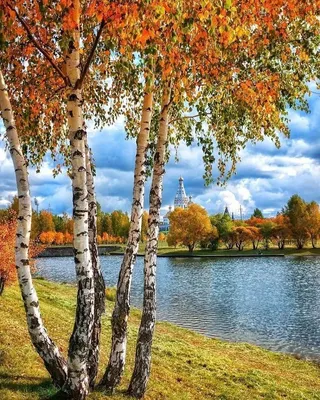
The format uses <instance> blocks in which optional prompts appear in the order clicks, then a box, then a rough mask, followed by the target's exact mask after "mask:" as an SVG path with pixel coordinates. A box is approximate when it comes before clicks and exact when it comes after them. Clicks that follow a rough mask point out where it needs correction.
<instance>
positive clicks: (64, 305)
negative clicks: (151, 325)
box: [0, 279, 320, 400]
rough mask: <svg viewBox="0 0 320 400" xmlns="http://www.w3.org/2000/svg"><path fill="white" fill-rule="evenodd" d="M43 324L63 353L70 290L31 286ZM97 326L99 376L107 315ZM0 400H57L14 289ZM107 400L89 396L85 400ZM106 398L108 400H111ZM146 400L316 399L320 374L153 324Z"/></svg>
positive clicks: (4, 309)
mask: <svg viewBox="0 0 320 400" xmlns="http://www.w3.org/2000/svg"><path fill="white" fill-rule="evenodd" d="M35 284H36V287H37V290H38V294H39V297H40V301H41V303H40V304H41V310H42V314H43V318H44V321H45V324H46V326H47V328H48V331H49V333H50V335H51V336H52V338H53V339H54V340H55V341H56V343H57V344H58V345H59V347H60V348H61V350H62V352H63V353H64V354H66V352H67V343H68V338H69V335H70V333H71V331H72V326H73V317H74V309H75V288H74V287H72V286H70V285H65V284H55V283H51V282H47V281H45V280H38V279H37V280H35ZM107 306H108V307H107V315H106V316H105V317H104V320H103V335H102V350H101V366H100V374H102V373H103V370H104V367H105V365H106V362H107V357H108V354H109V340H110V313H111V310H112V309H111V307H112V303H110V302H108V304H107ZM139 316H140V314H139V311H137V310H132V313H131V317H130V332H129V344H128V363H127V369H126V373H125V376H124V379H123V383H122V385H121V386H120V388H119V390H118V391H117V392H116V394H115V395H114V396H112V398H113V399H115V400H120V399H124V398H125V394H124V393H125V389H126V388H127V386H128V381H129V378H130V374H131V372H132V367H133V356H134V346H135V340H136V333H137V328H138V325H139ZM0 318H1V324H0V399H1V400H38V399H44V398H46V397H48V396H50V395H52V394H54V393H55V389H54V388H53V386H52V385H51V383H50V380H49V377H48V374H47V372H46V370H45V369H44V367H43V365H42V362H41V360H40V359H39V357H38V356H37V355H36V353H35V351H34V350H33V348H32V346H31V344H30V341H29V338H28V334H27V330H26V327H25V315H24V309H23V305H22V301H21V299H20V294H19V290H18V286H17V285H13V286H12V287H9V288H7V289H6V290H5V292H4V294H3V296H2V297H1V298H0ZM105 398H108V396H106V395H105V394H104V393H99V392H96V393H92V394H91V395H90V396H89V399H96V400H97V399H105ZM110 398H111V397H110ZM145 398H146V399H148V400H151V399H152V400H164V399H172V400H202V399H219V400H242V399H243V400H255V399H269V400H277V399H290V400H303V399H320V369H319V367H318V366H317V365H316V364H314V363H311V362H306V361H301V360H297V359H296V358H294V357H291V356H288V355H283V354H277V353H273V352H270V351H267V350H264V349H261V348H259V347H255V346H251V345H248V344H233V343H229V342H223V341H220V340H215V339H209V338H206V337H204V336H201V335H199V334H196V333H193V332H191V331H189V330H186V329H182V328H179V327H176V326H174V325H171V324H169V323H158V324H157V328H156V337H155V341H154V346H153V366H152V374H151V380H150V385H149V387H148V391H147V394H146V397H145Z"/></svg>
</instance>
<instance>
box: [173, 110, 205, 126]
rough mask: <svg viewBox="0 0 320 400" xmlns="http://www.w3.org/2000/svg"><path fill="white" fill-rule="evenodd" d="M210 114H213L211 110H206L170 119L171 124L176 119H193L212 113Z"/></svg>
mask: <svg viewBox="0 0 320 400" xmlns="http://www.w3.org/2000/svg"><path fill="white" fill-rule="evenodd" d="M210 114H211V113H210V112H205V113H201V114H196V115H184V116H183V117H178V118H174V119H172V120H171V121H169V124H171V123H172V122H175V121H179V120H180V119H192V118H197V117H200V116H202V115H203V116H205V115H210Z"/></svg>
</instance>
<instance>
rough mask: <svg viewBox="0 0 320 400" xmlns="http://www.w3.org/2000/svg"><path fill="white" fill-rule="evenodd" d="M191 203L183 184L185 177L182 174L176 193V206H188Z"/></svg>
mask: <svg viewBox="0 0 320 400" xmlns="http://www.w3.org/2000/svg"><path fill="white" fill-rule="evenodd" d="M188 204H189V198H188V196H187V195H186V191H185V188H184V185H183V178H182V176H180V178H179V186H178V190H177V193H176V197H175V198H174V207H175V208H176V207H180V208H187V207H188Z"/></svg>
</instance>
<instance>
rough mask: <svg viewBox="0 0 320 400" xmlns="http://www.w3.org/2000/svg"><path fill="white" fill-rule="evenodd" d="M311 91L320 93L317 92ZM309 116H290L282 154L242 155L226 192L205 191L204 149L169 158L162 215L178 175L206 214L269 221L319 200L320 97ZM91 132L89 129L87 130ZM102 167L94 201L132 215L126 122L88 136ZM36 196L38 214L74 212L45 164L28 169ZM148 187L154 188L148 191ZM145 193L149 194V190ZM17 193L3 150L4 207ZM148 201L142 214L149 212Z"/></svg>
mask: <svg viewBox="0 0 320 400" xmlns="http://www.w3.org/2000/svg"><path fill="white" fill-rule="evenodd" d="M313 90H315V89H314V88H313ZM310 108H311V113H310V114H305V113H300V112H290V120H291V123H290V128H291V138H290V139H286V138H281V143H282V146H281V148H280V149H279V150H278V149H277V148H276V147H275V146H274V144H273V143H272V142H271V141H268V140H267V141H265V142H263V143H259V144H257V145H255V146H254V145H249V146H247V148H246V149H245V150H244V151H242V153H241V157H242V162H241V163H240V164H239V165H238V169H237V174H236V175H235V176H234V177H233V178H232V179H231V180H230V181H229V182H228V184H227V185H226V186H225V187H222V188H221V187H217V186H216V185H211V186H209V187H205V186H204V182H203V179H202V175H203V171H204V169H203V163H202V154H201V149H200V148H199V147H197V146H192V147H189V148H188V147H187V146H185V145H181V146H180V148H179V162H178V163H176V162H175V160H174V157H173V156H172V157H171V159H170V162H169V164H168V165H167V168H166V175H165V177H164V196H163V197H164V198H163V210H162V213H164V212H165V210H166V209H168V207H169V205H171V204H172V203H173V199H174V195H175V192H176V190H177V186H178V178H179V176H180V175H182V176H183V177H184V183H185V188H186V192H187V194H188V195H192V196H193V201H194V202H196V203H199V204H201V205H203V206H204V207H205V208H206V209H207V210H208V212H209V213H217V212H222V211H223V210H224V207H225V206H226V205H227V206H228V207H229V210H230V211H233V212H234V213H235V215H236V216H237V215H238V214H239V208H240V204H241V205H242V207H243V210H244V213H245V216H246V217H247V216H248V217H249V216H250V214H251V213H252V211H253V209H254V208H255V207H258V208H260V209H262V210H263V212H264V213H265V214H266V215H275V214H276V212H277V211H279V210H281V208H282V207H283V206H284V205H285V203H286V202H287V200H288V198H289V197H290V196H291V195H292V194H294V193H298V194H300V195H301V196H302V197H303V198H305V199H306V200H307V201H311V200H316V201H318V202H320V190H319V180H320V164H319V162H320V96H319V95H316V94H315V95H313V96H312V97H311V98H310ZM89 126H90V124H89ZM88 132H89V142H90V144H91V146H92V149H93V153H94V156H95V160H96V166H97V177H96V189H97V198H98V201H99V202H100V203H101V205H102V208H103V210H105V211H112V210H114V209H122V210H125V211H129V210H130V204H131V196H132V182H133V167H134V159H135V142H134V141H133V140H125V132H124V128H123V124H122V123H121V121H118V122H117V123H116V124H115V125H114V126H112V127H109V128H106V129H105V130H103V131H101V132H99V131H94V130H93V129H90V128H89V130H88ZM30 182H31V192H32V193H31V194H32V196H33V197H37V198H38V199H39V201H40V209H48V208H49V207H50V209H51V210H52V211H53V212H56V213H62V212H64V211H65V212H68V213H71V210H72V207H71V182H70V179H69V178H68V177H67V176H66V175H65V174H62V175H60V176H58V177H57V178H55V179H54V178H53V177H52V173H51V166H50V164H49V163H48V162H46V163H45V164H44V166H43V168H42V171H41V173H36V172H35V170H31V171H30ZM148 188H149V185H148ZM148 188H147V192H148ZM15 193H16V186H15V178H14V173H13V166H12V163H11V159H10V155H9V154H8V152H7V151H5V148H4V145H3V144H1V147H0V207H6V206H7V204H8V202H9V201H10V199H11V198H12V197H13V196H14V195H15ZM147 202H148V196H147V198H146V204H145V208H146V209H148V203H147Z"/></svg>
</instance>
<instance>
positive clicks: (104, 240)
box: [97, 232, 126, 244]
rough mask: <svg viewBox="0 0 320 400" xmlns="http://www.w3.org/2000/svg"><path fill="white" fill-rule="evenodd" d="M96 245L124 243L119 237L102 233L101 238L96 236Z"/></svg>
mask: <svg viewBox="0 0 320 400" xmlns="http://www.w3.org/2000/svg"><path fill="white" fill-rule="evenodd" d="M97 239H98V244H123V243H125V240H126V239H125V238H122V237H120V236H113V235H110V234H108V233H107V232H103V233H102V236H100V235H98V236H97Z"/></svg>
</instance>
